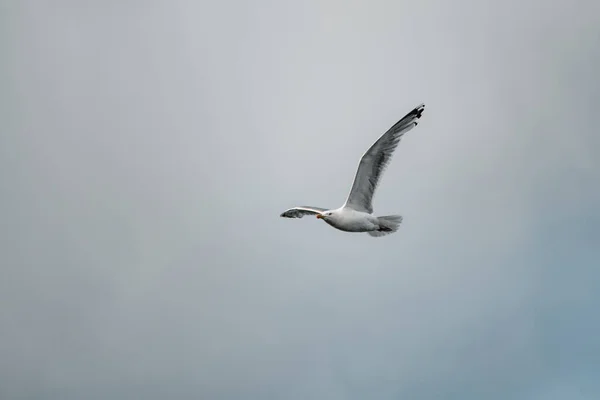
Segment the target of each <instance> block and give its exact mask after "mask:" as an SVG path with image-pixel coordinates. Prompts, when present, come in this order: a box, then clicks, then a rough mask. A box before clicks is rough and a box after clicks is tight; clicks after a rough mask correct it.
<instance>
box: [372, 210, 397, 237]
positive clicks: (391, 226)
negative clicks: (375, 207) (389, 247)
mask: <svg viewBox="0 0 600 400" xmlns="http://www.w3.org/2000/svg"><path fill="white" fill-rule="evenodd" d="M377 222H379V229H377V230H376V231H370V232H367V233H368V234H369V235H371V236H374V237H379V236H385V235H389V234H390V233H394V232H396V231H397V230H398V227H399V226H400V224H401V223H402V216H401V215H384V216H383V217H377Z"/></svg>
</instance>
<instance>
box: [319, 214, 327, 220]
mask: <svg viewBox="0 0 600 400" xmlns="http://www.w3.org/2000/svg"><path fill="white" fill-rule="evenodd" d="M323 218H325V217H323V214H317V219H323Z"/></svg>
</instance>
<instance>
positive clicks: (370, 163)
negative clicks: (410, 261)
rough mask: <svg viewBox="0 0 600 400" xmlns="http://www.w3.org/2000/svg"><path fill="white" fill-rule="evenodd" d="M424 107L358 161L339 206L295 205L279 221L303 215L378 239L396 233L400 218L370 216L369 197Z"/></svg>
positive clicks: (390, 131)
mask: <svg viewBox="0 0 600 400" xmlns="http://www.w3.org/2000/svg"><path fill="white" fill-rule="evenodd" d="M424 109H425V104H421V105H419V106H417V107H415V109H414V110H412V111H411V112H409V113H408V114H406V115H405V116H404V118H402V119H401V120H400V121H398V122H397V123H395V124H394V125H393V126H392V127H391V128H390V129H388V131H387V132H386V133H384V134H383V135H381V137H380V138H379V139H377V141H376V142H375V143H373V145H372V146H371V147H370V148H369V150H367V152H366V153H365V154H363V156H362V157H361V159H360V163H359V164H358V171H356V176H355V177H354V183H353V184H352V189H350V194H349V195H348V198H347V199H346V202H345V203H344V205H343V206H341V207H339V208H336V209H327V208H320V207H311V206H299V207H293V208H290V209H288V210H285V211H284V212H283V213H281V215H280V216H281V217H283V218H302V217H304V216H305V215H316V216H317V218H318V219H322V220H323V221H325V222H326V223H327V224H329V225H331V226H332V227H334V228H336V229H339V230H341V231H344V232H366V233H368V234H369V235H370V236H374V237H380V236H385V235H388V234H390V233H393V232H396V231H397V230H398V227H399V226H400V223H401V222H402V216H400V215H386V216H381V217H376V216H374V215H373V205H372V204H371V202H372V200H373V194H374V193H375V189H376V188H377V185H378V183H379V180H380V179H381V175H382V174H383V171H384V170H385V168H386V167H387V165H388V164H389V162H390V160H391V159H392V155H393V153H394V150H396V147H397V146H398V143H400V139H401V138H402V136H403V135H404V134H405V133H406V132H408V131H409V130H411V129H412V128H414V127H415V126H417V123H418V122H419V118H421V114H423V110H424Z"/></svg>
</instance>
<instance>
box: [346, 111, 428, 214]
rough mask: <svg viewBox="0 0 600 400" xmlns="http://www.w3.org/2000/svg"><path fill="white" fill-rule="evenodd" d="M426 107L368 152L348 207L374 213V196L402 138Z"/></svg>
mask: <svg viewBox="0 0 600 400" xmlns="http://www.w3.org/2000/svg"><path fill="white" fill-rule="evenodd" d="M424 109H425V105H424V104H421V105H419V106H418V107H416V108H415V109H414V110H412V111H411V112H409V113H408V114H406V115H405V116H404V117H403V118H402V119H401V120H400V121H398V122H397V123H395V124H394V125H393V126H392V127H391V128H390V129H388V131H387V132H386V133H384V134H383V135H381V137H380V138H379V139H378V140H377V141H376V142H375V143H374V144H373V145H372V146H371V147H370V148H369V150H367V152H366V153H365V154H364V155H363V156H362V158H361V160H360V163H359V165H358V171H357V172H356V176H355V177H354V183H353V184H352V189H351V190H350V194H349V195H348V199H347V200H346V204H345V206H346V207H350V208H352V209H355V210H357V211H363V212H368V213H372V212H373V205H372V200H373V194H374V193H375V189H377V185H378V184H379V179H380V178H381V175H382V174H383V171H384V170H385V168H386V167H387V165H388V164H389V162H390V160H391V159H392V155H393V153H394V150H395V149H396V147H397V146H398V143H399V142H400V139H401V138H402V136H403V135H404V134H405V133H406V132H408V131H409V130H411V129H412V128H414V127H415V126H417V123H418V122H419V118H421V114H423V110H424Z"/></svg>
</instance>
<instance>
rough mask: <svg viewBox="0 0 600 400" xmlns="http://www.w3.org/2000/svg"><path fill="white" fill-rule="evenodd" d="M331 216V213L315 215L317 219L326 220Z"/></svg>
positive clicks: (325, 212)
mask: <svg viewBox="0 0 600 400" xmlns="http://www.w3.org/2000/svg"><path fill="white" fill-rule="evenodd" d="M331 215H333V212H331V211H324V212H322V213H321V214H317V219H327V218H329V217H331Z"/></svg>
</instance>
